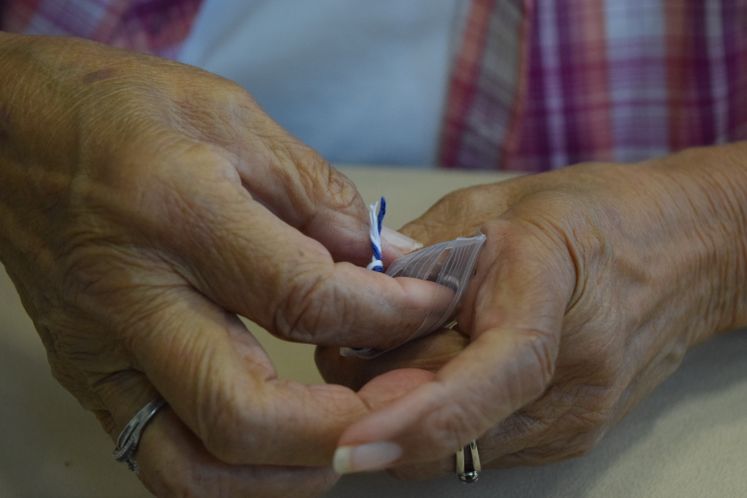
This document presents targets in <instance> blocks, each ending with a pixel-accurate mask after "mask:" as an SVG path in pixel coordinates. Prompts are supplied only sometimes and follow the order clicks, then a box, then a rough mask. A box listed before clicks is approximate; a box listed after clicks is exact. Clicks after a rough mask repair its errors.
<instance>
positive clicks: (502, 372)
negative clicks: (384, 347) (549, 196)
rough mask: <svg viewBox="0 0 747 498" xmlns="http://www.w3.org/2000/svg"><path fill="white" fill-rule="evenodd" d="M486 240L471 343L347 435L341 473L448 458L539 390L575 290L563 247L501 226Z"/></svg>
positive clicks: (510, 225)
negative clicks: (428, 379)
mask: <svg viewBox="0 0 747 498" xmlns="http://www.w3.org/2000/svg"><path fill="white" fill-rule="evenodd" d="M486 235H487V236H488V241H489V244H488V245H487V246H486V250H485V251H484V253H483V255H482V256H481V259H483V258H484V259H485V260H486V261H489V262H490V265H489V267H488V268H487V269H486V270H484V271H485V274H484V275H483V276H480V275H478V285H480V291H479V292H478V293H477V296H476V298H475V309H476V310H477V312H476V315H475V321H474V325H473V328H472V331H473V333H472V335H473V343H472V344H471V345H470V346H469V347H467V349H465V350H464V352H462V353H461V354H460V355H458V356H457V357H456V358H454V359H453V360H452V361H450V362H449V363H448V364H447V365H445V366H444V367H443V368H442V369H441V370H440V371H439V372H438V373H437V376H436V378H435V379H434V381H432V382H429V383H426V384H423V385H421V386H420V387H418V388H417V389H415V390H414V391H412V392H411V393H410V394H409V395H408V396H405V397H403V398H401V399H399V400H397V401H396V402H395V403H392V404H391V405H388V406H386V407H384V408H383V409H381V410H378V411H376V412H374V413H372V414H370V415H368V416H366V417H364V418H363V419H362V420H360V421H359V422H356V423H355V424H353V425H352V426H351V427H350V428H348V429H347V430H346V431H345V433H344V434H343V436H342V437H341V438H340V442H339V447H338V450H337V451H338V454H339V453H343V455H344V459H342V461H341V458H339V457H338V455H336V463H338V464H340V466H339V467H338V468H337V470H338V471H340V472H351V471H358V470H369V469H370V468H371V467H374V468H381V467H387V466H391V465H392V464H393V463H395V462H399V463H414V462H418V461H429V460H434V459H437V458H439V457H446V456H448V455H450V454H451V453H453V452H454V451H455V450H456V449H458V448H460V447H462V446H464V445H465V444H466V443H468V442H469V441H470V440H472V439H476V438H477V437H479V436H480V435H481V434H483V433H484V432H485V431H487V430H488V429H489V428H490V427H492V426H494V425H495V424H496V423H498V422H499V421H500V420H502V419H504V418H506V417H508V416H509V415H510V414H511V413H513V412H515V411H516V410H518V409H519V408H521V407H522V406H524V405H526V404H527V403H529V402H531V401H533V400H534V399H536V398H538V397H539V396H540V395H541V394H542V392H543V391H544V389H545V388H546V386H547V384H548V383H549V381H550V379H551V377H552V375H553V370H554V365H555V358H556V355H557V349H558V343H559V335H560V329H561V323H562V317H563V313H564V310H565V307H566V304H567V303H568V300H569V298H570V294H571V292H572V290H573V281H574V280H573V277H574V275H573V273H572V270H569V268H568V267H566V266H565V260H564V259H563V256H562V253H561V252H560V251H559V247H562V244H560V245H556V244H555V243H553V241H552V240H550V239H548V238H546V237H545V235H544V234H538V233H536V231H535V230H534V229H533V228H532V227H525V226H523V225H520V224H518V223H511V222H508V221H500V222H497V223H495V224H493V225H491V226H489V227H486ZM361 448H362V449H361ZM359 453H360V454H361V455H363V458H358V454H359ZM387 459H388V461H387Z"/></svg>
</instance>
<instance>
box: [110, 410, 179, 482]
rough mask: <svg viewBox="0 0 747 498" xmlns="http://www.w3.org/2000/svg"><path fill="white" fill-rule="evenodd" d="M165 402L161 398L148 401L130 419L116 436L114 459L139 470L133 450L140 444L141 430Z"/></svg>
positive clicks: (134, 469) (136, 470) (133, 469)
mask: <svg viewBox="0 0 747 498" xmlns="http://www.w3.org/2000/svg"><path fill="white" fill-rule="evenodd" d="M165 404H166V401H164V400H163V398H158V399H154V400H153V401H150V402H149V403H148V404H147V405H145V406H144V407H142V408H141V409H140V410H139V411H138V412H137V413H136V414H135V416H134V417H132V418H131V419H130V421H129V422H128V423H127V425H125V426H124V429H122V432H120V433H119V436H118V437H117V446H116V447H115V448H114V451H113V452H112V455H114V459H115V460H116V461H118V462H124V463H126V464H127V467H129V469H130V470H131V471H133V472H135V473H136V474H137V473H138V471H139V470H140V469H139V468H138V466H137V463H136V462H135V452H136V451H137V447H138V445H139V444H140V437H141V436H142V435H143V430H144V429H145V426H146V425H148V422H150V421H151V419H152V418H153V416H154V415H155V414H156V413H158V410H160V409H161V408H162V407H163V406H164V405H165Z"/></svg>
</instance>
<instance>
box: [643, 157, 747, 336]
mask: <svg viewBox="0 0 747 498" xmlns="http://www.w3.org/2000/svg"><path fill="white" fill-rule="evenodd" d="M653 168H654V170H655V171H656V172H657V174H658V175H659V178H660V179H661V181H662V190H663V191H665V192H667V193H668V197H669V199H670V200H671V201H672V206H673V208H674V209H677V210H680V211H682V212H684V213H686V214H685V217H684V218H681V221H682V220H683V219H686V221H684V222H682V223H680V224H679V225H678V226H677V229H678V230H682V231H683V232H684V235H686V237H685V239H684V240H685V241H686V243H687V244H691V245H693V246H695V247H696V251H695V252H694V253H695V254H697V257H695V258H693V259H692V261H691V263H692V264H691V265H689V267H688V268H686V271H692V272H694V274H697V275H698V277H699V278H698V279H699V281H700V282H701V285H699V286H695V287H694V288H692V289H690V291H691V292H693V293H696V294H699V296H698V297H699V299H698V301H699V306H698V307H697V308H696V309H697V310H698V312H699V313H701V315H702V316H701V317H700V318H701V320H700V323H702V327H700V328H699V330H697V331H694V333H693V334H692V336H691V340H690V342H691V343H696V342H700V341H702V340H705V339H706V338H708V337H709V336H711V335H713V334H714V333H719V332H725V331H729V330H733V329H736V328H739V327H743V326H745V325H747V292H745V289H744V282H745V281H747V280H746V279H747V143H736V144H730V145H723V146H712V147H703V148H695V149H689V150H685V151H682V152H680V153H677V154H674V155H671V156H668V157H666V158H663V159H659V160H656V161H654V163H653Z"/></svg>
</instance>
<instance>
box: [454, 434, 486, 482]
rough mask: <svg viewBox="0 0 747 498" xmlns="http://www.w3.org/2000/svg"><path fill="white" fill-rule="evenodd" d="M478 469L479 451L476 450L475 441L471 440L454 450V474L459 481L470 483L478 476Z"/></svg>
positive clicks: (479, 468)
mask: <svg viewBox="0 0 747 498" xmlns="http://www.w3.org/2000/svg"><path fill="white" fill-rule="evenodd" d="M468 449H469V452H467V450H468ZM480 470H482V467H481V466H480V453H478V451H477V442H476V441H474V440H472V441H470V443H469V444H468V445H467V446H465V447H464V448H460V449H459V450H458V451H457V452H456V475H457V477H458V478H459V480H460V481H462V482H467V483H472V482H475V481H476V480H477V478H478V477H479V476H480Z"/></svg>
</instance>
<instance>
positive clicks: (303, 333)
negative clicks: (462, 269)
mask: <svg viewBox="0 0 747 498" xmlns="http://www.w3.org/2000/svg"><path fill="white" fill-rule="evenodd" d="M203 181H205V182H210V183H203ZM176 188H177V189H179V192H178V193H177V194H172V195H173V196H174V199H173V202H172V204H173V205H170V206H169V213H170V214H169V215H167V216H170V219H168V220H166V223H165V225H167V226H169V227H171V228H170V229H169V230H173V231H169V232H168V233H167V234H166V237H164V240H162V243H163V244H168V247H169V248H170V251H171V252H173V253H174V254H176V255H177V257H178V258H179V268H178V271H179V272H180V273H182V274H183V275H184V276H185V278H187V279H188V280H189V281H190V282H191V283H192V284H193V285H194V286H195V287H197V288H198V289H199V290H200V291H201V292H203V293H204V294H205V295H207V296H208V297H210V298H211V299H212V300H213V301H214V302H216V303H218V304H219V305H221V306H222V307H224V308H226V309H227V310H229V311H232V312H235V313H238V314H241V315H244V316H246V317H248V318H250V319H251V320H253V321H255V322H256V323H258V324H259V325H261V326H263V327H264V328H266V329H267V330H269V331H270V332H273V333H275V334H276V335H278V336H280V337H282V338H284V339H288V340H293V341H299V342H313V343H316V344H326V345H335V346H352V347H378V348H389V347H392V346H395V345H397V344H399V342H401V341H402V338H403V337H407V336H408V335H412V334H413V333H414V332H415V331H416V330H417V329H418V328H419V327H420V325H421V324H422V323H423V322H425V321H426V320H427V319H429V317H431V316H435V315H436V313H439V312H441V311H442V310H443V309H444V308H446V306H447V305H448V302H449V300H450V299H451V291H449V290H448V289H446V288H444V287H441V286H438V285H435V284H433V283H430V282H424V281H419V280H414V279H406V278H398V279H392V278H390V277H387V276H385V275H382V274H379V273H376V272H370V271H367V270H365V269H363V268H358V267H355V266H353V265H352V264H350V263H334V262H333V260H332V258H331V256H330V254H329V252H328V251H327V250H326V249H325V248H324V247H323V246H322V245H321V244H320V243H318V242H317V241H315V240H313V239H310V238H308V237H306V236H304V235H303V234H301V233H300V232H299V231H298V230H296V229H295V228H293V227H291V226H289V225H286V224H285V223H283V222H281V221H280V220H279V219H278V218H277V217H275V216H274V215H273V214H272V213H270V212H269V211H268V210H267V209H265V208H264V207H263V206H261V205H259V204H258V203H256V202H254V201H253V200H252V198H251V197H250V196H249V195H248V194H247V192H246V191H245V190H244V189H243V187H241V185H237V184H235V183H230V182H227V181H225V179H221V178H218V179H215V178H214V179H212V180H211V179H210V178H208V179H203V180H200V179H195V178H192V179H191V181H190V182H185V183H182V184H181V185H177V186H176ZM353 331H354V333H351V332H353Z"/></svg>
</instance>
